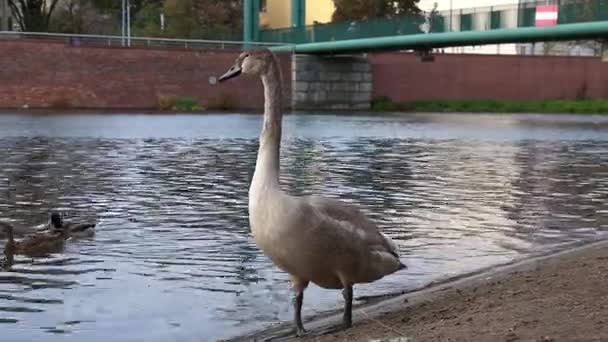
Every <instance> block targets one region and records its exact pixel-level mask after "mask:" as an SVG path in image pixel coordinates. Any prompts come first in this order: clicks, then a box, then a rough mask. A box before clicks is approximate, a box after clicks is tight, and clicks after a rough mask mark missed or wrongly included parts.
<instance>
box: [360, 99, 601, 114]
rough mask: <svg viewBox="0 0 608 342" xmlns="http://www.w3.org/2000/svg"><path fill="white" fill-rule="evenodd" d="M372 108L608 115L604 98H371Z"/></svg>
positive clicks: (440, 111)
mask: <svg viewBox="0 0 608 342" xmlns="http://www.w3.org/2000/svg"><path fill="white" fill-rule="evenodd" d="M372 109H373V110H374V111H378V112H434V113H557V114H560V113H571V114H608V100H601V99H597V100H592V99H578V100H542V101H497V100H434V101H414V102H406V103H398V102H393V101H392V100H391V99H390V98H388V97H381V98H377V99H374V100H373V101H372Z"/></svg>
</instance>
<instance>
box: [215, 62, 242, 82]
mask: <svg viewBox="0 0 608 342" xmlns="http://www.w3.org/2000/svg"><path fill="white" fill-rule="evenodd" d="M240 74H241V67H240V66H238V65H233V66H232V68H230V69H229V70H228V71H226V73H225V74H223V75H222V76H220V78H218V79H217V80H218V81H220V82H223V81H226V80H229V79H231V78H234V77H237V76H238V75H240Z"/></svg>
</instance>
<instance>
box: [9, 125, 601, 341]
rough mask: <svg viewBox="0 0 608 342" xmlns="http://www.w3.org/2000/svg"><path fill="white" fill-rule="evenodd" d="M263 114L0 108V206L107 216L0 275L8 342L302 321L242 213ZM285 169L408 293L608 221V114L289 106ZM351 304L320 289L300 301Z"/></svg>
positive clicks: (181, 337) (170, 337)
mask: <svg viewBox="0 0 608 342" xmlns="http://www.w3.org/2000/svg"><path fill="white" fill-rule="evenodd" d="M260 126H261V118H260V117H259V116H255V115H213V116H188V115H179V116H145V115H91V114H83V115H65V116H28V115H2V116H0V146H2V148H1V149H0V217H2V218H3V219H9V220H13V221H14V222H15V224H16V225H19V226H22V227H27V226H32V225H35V224H39V223H41V222H43V221H44V220H45V219H46V215H47V212H48V211H49V210H50V209H51V208H56V209H60V210H64V211H67V213H68V214H69V215H70V216H86V217H89V216H97V217H98V218H99V222H100V223H99V225H98V233H97V236H96V237H95V238H94V239H91V240H82V241H72V242H69V243H68V244H67V246H66V249H65V251H64V253H62V254H58V255H55V256H53V257H51V258H47V259H37V260H35V262H34V263H32V261H31V260H30V259H27V258H18V259H17V262H18V263H17V264H16V265H15V266H14V268H13V272H4V273H0V329H1V334H2V337H3V340H7V341H13V342H19V341H84V340H86V341H90V342H95V341H106V340H107V338H108V337H111V339H112V341H142V340H146V341H212V340H215V339H217V338H220V337H228V336H234V335H237V334H240V333H244V332H247V331H250V330H252V329H255V328H259V327H260V326H263V325H265V324H269V323H274V322H277V321H281V320H290V319H291V302H290V300H289V296H290V292H289V284H288V278H287V277H286V275H285V274H283V273H280V272H278V271H277V269H276V268H275V267H274V266H272V264H271V263H270V262H269V261H268V260H267V259H266V258H265V257H264V256H263V255H261V254H260V252H259V251H258V249H257V248H256V247H255V245H254V243H253V241H252V239H251V237H250V234H249V227H248V221H247V188H248V184H249V182H250V179H251V176H252V170H253V168H254V164H255V154H256V149H257V139H256V138H257V135H258V131H259V129H260ZM284 132H285V137H284V140H283V157H282V166H283V167H282V181H283V184H284V187H285V189H288V190H289V191H290V192H292V193H295V194H313V193H314V194H324V195H326V196H331V197H339V198H342V199H344V200H346V201H350V202H355V203H358V204H359V205H361V206H362V207H364V208H365V209H366V211H367V212H368V213H369V214H370V215H371V216H372V217H373V218H374V219H375V220H377V222H378V224H379V225H380V227H381V228H382V230H383V231H384V232H385V233H387V234H388V235H390V236H391V237H392V238H393V239H395V241H396V242H397V244H398V245H399V249H400V251H401V255H402V259H403V262H404V263H406V264H407V265H408V266H409V269H408V270H406V271H403V272H401V273H398V274H395V275H392V276H389V277H387V278H385V279H383V280H382V281H379V282H377V283H375V284H373V285H365V286H358V287H356V289H355V295H356V296H363V295H374V294H382V293H386V292H392V291H395V290H403V289H414V288H417V287H420V286H423V285H425V284H428V283H429V282H431V281H433V280H437V279H442V278H445V277H448V276H454V275H458V274H462V273H464V272H470V271H474V270H476V269H480V268H483V267H487V266H491V265H495V264H498V263H504V262H508V261H510V260H513V259H516V258H522V257H525V256H528V255H531V254H534V253H537V252H544V251H548V250H550V249H553V248H556V247H559V246H564V245H566V244H569V243H572V242H579V241H583V240H588V239H598V238H602V237H604V236H605V234H606V232H607V231H608V204H607V202H608V201H607V199H608V117H602V116H533V115H487V116H483V115H443V116H442V115H409V116H403V117H399V116H383V117H374V116H358V117H346V116H329V115H324V116H320V115H317V116H314V115H306V116H304V115H299V116H293V115H291V116H288V117H286V118H285V129H284ZM341 305H342V301H341V295H340V293H339V292H338V291H327V290H321V289H318V288H316V287H314V286H312V287H311V288H310V289H309V290H308V292H307V296H306V301H305V312H304V315H306V316H308V315H310V314H313V313H316V312H319V311H324V310H331V309H334V308H337V307H340V306H341Z"/></svg>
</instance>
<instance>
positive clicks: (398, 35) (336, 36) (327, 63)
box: [244, 0, 608, 109]
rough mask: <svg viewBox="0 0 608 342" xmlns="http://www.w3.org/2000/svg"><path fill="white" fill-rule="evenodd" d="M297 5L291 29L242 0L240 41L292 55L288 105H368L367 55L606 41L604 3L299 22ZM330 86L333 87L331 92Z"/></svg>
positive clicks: (564, 0)
mask: <svg viewBox="0 0 608 342" xmlns="http://www.w3.org/2000/svg"><path fill="white" fill-rule="evenodd" d="M304 3H305V0H291V9H292V13H291V16H292V20H291V21H292V23H291V27H287V28H281V29H274V30H260V29H259V23H258V22H257V19H258V16H257V15H256V14H257V13H258V7H257V6H259V0H245V1H244V14H245V16H244V40H245V41H248V42H256V43H259V42H264V43H278V44H281V45H278V46H274V47H272V48H271V49H272V50H274V51H276V52H290V53H294V54H295V57H294V59H293V61H294V63H293V68H294V70H293V77H292V106H293V107H294V108H315V107H317V108H328V107H329V108H336V109H366V108H369V103H370V102H371V96H372V92H373V89H372V88H373V87H372V72H371V67H370V65H369V63H368V60H367V57H366V55H365V53H367V52H374V51H391V50H396V51H402V50H414V51H416V53H417V55H418V56H420V58H421V60H422V61H433V60H434V57H433V55H432V51H433V49H436V48H448V47H459V46H481V45H488V44H511V43H533V42H549V41H575V40H598V41H601V42H602V50H603V41H604V39H608V0H548V1H542V2H538V3H537V2H522V1H520V2H515V3H510V4H508V3H507V4H505V3H504V1H503V2H502V4H501V5H499V6H495V7H485V8H469V9H458V10H456V12H454V11H453V10H452V9H449V10H445V9H444V10H443V11H436V10H432V11H431V12H430V13H429V12H422V13H420V14H415V15H402V16H392V17H388V18H384V17H383V18H371V19H367V20H362V21H349V22H335V23H324V24H316V25H310V26H304V25H303V23H304V22H305V21H304V19H303V16H304V14H303V13H302V11H303V9H304V8H305V5H304ZM546 10H549V11H552V12H551V13H548V14H549V15H547V13H545V12H543V11H546ZM537 12H538V13H537ZM547 18H548V19H549V20H547ZM337 85H339V88H340V89H337V88H336V89H337V90H339V91H332V90H336V89H334V88H335V87H336V86H337Z"/></svg>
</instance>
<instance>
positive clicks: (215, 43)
mask: <svg viewBox="0 0 608 342" xmlns="http://www.w3.org/2000/svg"><path fill="white" fill-rule="evenodd" d="M0 39H36V40H45V41H49V42H59V43H65V44H68V45H71V46H97V47H125V48H177V49H197V50H200V49H243V48H253V47H268V48H271V47H273V46H285V45H290V44H286V43H281V42H242V41H224V40H204V39H174V38H152V37H130V38H127V37H123V36H104V35H92V34H64V33H47V32H17V31H0Z"/></svg>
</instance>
